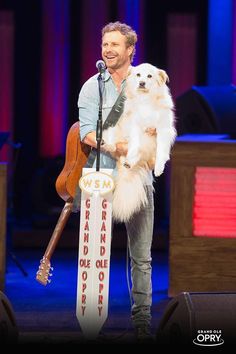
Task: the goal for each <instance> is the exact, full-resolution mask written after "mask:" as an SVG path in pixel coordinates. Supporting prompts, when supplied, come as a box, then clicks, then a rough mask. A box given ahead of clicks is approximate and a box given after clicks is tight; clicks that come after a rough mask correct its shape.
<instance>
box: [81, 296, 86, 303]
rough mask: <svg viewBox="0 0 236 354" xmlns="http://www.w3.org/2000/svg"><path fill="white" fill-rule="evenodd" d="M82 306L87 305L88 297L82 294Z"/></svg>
mask: <svg viewBox="0 0 236 354" xmlns="http://www.w3.org/2000/svg"><path fill="white" fill-rule="evenodd" d="M81 302H82V304H86V295H85V294H82V300H81Z"/></svg>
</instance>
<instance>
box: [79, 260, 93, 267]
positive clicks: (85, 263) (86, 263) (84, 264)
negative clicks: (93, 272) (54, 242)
mask: <svg viewBox="0 0 236 354" xmlns="http://www.w3.org/2000/svg"><path fill="white" fill-rule="evenodd" d="M79 265H80V267H81V268H90V259H84V258H81V259H80V260H79Z"/></svg>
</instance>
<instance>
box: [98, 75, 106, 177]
mask: <svg viewBox="0 0 236 354" xmlns="http://www.w3.org/2000/svg"><path fill="white" fill-rule="evenodd" d="M98 88H99V110H98V120H97V129H96V141H97V160H96V171H99V170H100V155H101V142H102V104H103V97H102V93H103V89H104V82H103V80H102V72H100V74H99V75H98Z"/></svg>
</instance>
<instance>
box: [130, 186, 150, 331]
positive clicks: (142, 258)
mask: <svg viewBox="0 0 236 354" xmlns="http://www.w3.org/2000/svg"><path fill="white" fill-rule="evenodd" d="M146 190H147V196H148V205H147V206H145V207H143V208H142V209H141V210H140V212H138V213H137V214H135V215H134V216H133V217H132V219H131V220H130V221H128V222H127V223H126V230H127V236H128V248H129V254H130V262H131V281H132V298H133V304H132V309H131V319H132V322H133V324H134V326H135V327H137V326H140V325H146V324H147V325H150V322H151V304H152V281H151V276H152V267H151V261H152V257H151V247H152V237H153V223H154V198H153V189H152V186H147V187H146Z"/></svg>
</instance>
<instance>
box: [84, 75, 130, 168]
mask: <svg viewBox="0 0 236 354" xmlns="http://www.w3.org/2000/svg"><path fill="white" fill-rule="evenodd" d="M98 75H99V74H96V75H94V76H92V77H91V78H90V79H88V80H87V81H86V82H85V84H84V85H83V86H82V88H81V91H80V94H79V99H78V108H79V121H80V138H81V140H83V139H84V137H85V136H86V135H87V134H88V133H90V132H92V131H96V128H97V120H98V113H99V103H100V97H99V86H98ZM102 75H103V81H104V91H103V97H102V100H103V105H102V121H103V122H104V121H105V120H106V118H107V116H108V114H109V113H110V111H111V109H112V107H113V105H114V103H115V102H116V100H117V98H118V96H119V94H120V92H119V91H118V90H117V88H116V86H115V84H114V82H113V80H112V77H111V75H110V73H109V72H108V71H107V70H106V71H105V73H104V74H102ZM124 84H125V80H123V82H122V88H123V87H124ZM115 165H116V162H115V160H114V159H113V158H112V157H111V156H110V155H108V154H106V153H103V152H101V155H100V167H101V168H113V169H114V168H115Z"/></svg>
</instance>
